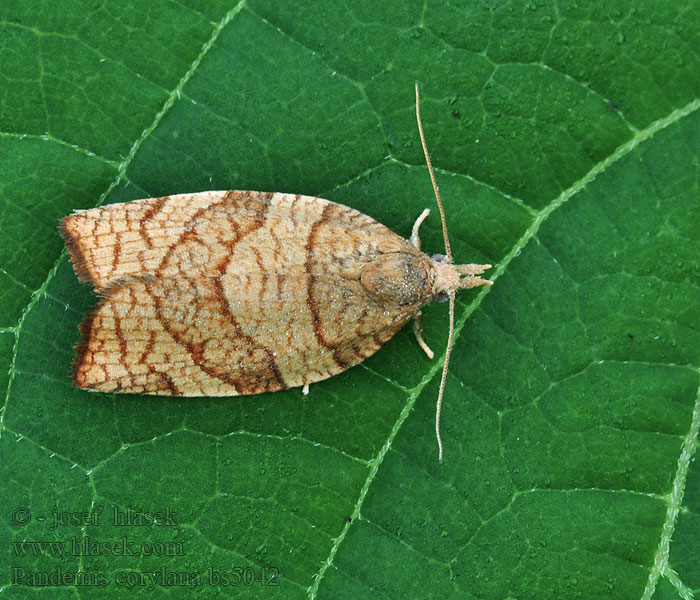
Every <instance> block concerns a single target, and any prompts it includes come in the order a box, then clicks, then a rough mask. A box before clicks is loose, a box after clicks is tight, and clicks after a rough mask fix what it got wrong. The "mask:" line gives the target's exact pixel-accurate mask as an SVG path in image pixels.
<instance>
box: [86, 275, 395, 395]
mask: <svg viewBox="0 0 700 600" xmlns="http://www.w3.org/2000/svg"><path fill="white" fill-rule="evenodd" d="M226 279H227V281H226V283H224V280H226ZM308 284H309V281H308V277H302V278H297V277H290V276H285V277H280V276H276V275H267V276H265V277H263V276H261V275H258V274H256V275H250V276H247V277H236V279H235V281H234V280H233V276H229V277H227V278H220V279H214V278H209V279H195V280H192V279H187V278H179V279H176V280H171V279H162V280H160V279H145V280H134V281H131V282H130V283H128V284H125V285H122V286H119V287H117V288H114V289H112V290H110V291H108V293H107V295H106V296H105V298H103V300H102V301H101V302H100V304H99V306H98V307H97V309H96V310H95V312H94V313H93V314H92V315H91V317H90V318H89V319H87V320H86V321H85V322H84V323H83V325H82V332H83V341H82V342H81V343H80V344H79V347H78V353H77V356H76V368H75V375H74V378H75V383H76V385H78V386H79V387H84V388H91V389H96V390H100V391H104V392H113V391H120V392H131V393H149V394H165V395H185V396H229V395H237V394H254V393H262V392H270V391H276V390H280V389H285V388H288V387H295V386H299V385H304V384H306V383H313V382H315V381H319V380H321V379H326V378H327V377H330V376H331V375H334V374H336V373H339V372H340V371H342V370H344V369H345V368H348V367H350V366H352V365H354V364H356V363H358V362H360V361H361V360H364V358H366V357H367V356H370V355H371V354H373V353H374V352H375V351H376V350H378V349H379V348H380V347H381V345H382V344H383V343H384V341H386V340H387V339H389V338H390V337H391V336H392V335H393V334H394V332H395V330H396V329H397V327H392V328H389V329H382V330H379V331H376V328H375V331H374V332H373V333H372V334H371V335H359V336H358V335H357V334H354V335H351V334H348V335H346V336H345V339H343V340H338V343H337V344H336V345H334V346H333V347H329V346H326V345H324V344H321V343H319V342H318V340H317V339H316V338H315V336H314V335H313V333H312V334H311V337H310V338H309V336H307V335H305V332H312V331H313V330H312V320H313V316H312V314H311V312H310V311H309V309H308V306H306V305H305V304H299V303H297V302H295V301H294V299H295V296H296V295H297V290H298V289H300V288H306V287H307V286H308ZM263 288H265V289H266V290H267V293H271V292H274V293H273V294H272V295H271V296H270V297H269V298H268V299H266V300H263V301H260V300H259V297H258V294H259V292H260V290H262V289H263ZM399 326H400V325H399Z"/></svg>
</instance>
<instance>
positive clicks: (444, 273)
mask: <svg viewBox="0 0 700 600" xmlns="http://www.w3.org/2000/svg"><path fill="white" fill-rule="evenodd" d="M431 261H432V266H433V270H434V273H435V277H434V279H433V297H434V298H435V299H436V300H438V301H440V300H442V299H443V298H444V299H447V298H449V296H450V294H453V293H454V292H456V291H457V290H464V289H467V288H473V287H478V286H480V285H491V284H492V283H493V282H492V281H489V280H488V279H482V278H481V277H477V275H481V273H483V272H484V271H486V269H490V268H491V265H475V264H468V265H453V264H452V263H449V262H447V260H446V257H444V256H443V255H442V254H436V255H435V256H433V257H432V258H431Z"/></svg>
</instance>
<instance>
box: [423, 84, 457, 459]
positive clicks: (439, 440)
mask: <svg viewBox="0 0 700 600" xmlns="http://www.w3.org/2000/svg"><path fill="white" fill-rule="evenodd" d="M416 120H417V121H418V133H419V134H420V143H421V145H422V146H423V154H425V162H426V164H427V165H428V173H430V181H431V182H432V183H433V190H435V199H436V200H437V205H438V208H439V209H440V219H441V220H442V235H443V237H444V238H445V255H446V256H445V262H447V263H451V262H452V250H451V249H450V238H449V237H448V235H447V223H446V222H445V210H444V209H443V208H442V200H440V192H439V191H438V186H437V182H436V181H435V173H434V172H433V165H432V163H431V162H430V155H429V154H428V146H427V144H426V143H425V134H424V133H423V124H422V123H421V120H420V93H419V91H418V82H417V81H416ZM454 330H455V290H452V291H451V292H450V333H449V335H448V336H447V349H446V350H445V362H444V363H443V365H442V378H441V379H440V391H439V392H438V399H437V406H436V407H435V435H436V436H437V443H438V451H439V454H438V459H439V461H440V463H442V438H441V437H440V409H441V408H442V397H443V395H444V393H445V381H447V367H448V365H449V364H450V354H451V352H452V338H453V337H454Z"/></svg>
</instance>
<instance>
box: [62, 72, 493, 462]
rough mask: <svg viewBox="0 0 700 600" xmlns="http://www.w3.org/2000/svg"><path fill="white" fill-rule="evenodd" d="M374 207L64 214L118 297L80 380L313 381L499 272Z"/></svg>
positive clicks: (173, 391)
mask: <svg viewBox="0 0 700 600" xmlns="http://www.w3.org/2000/svg"><path fill="white" fill-rule="evenodd" d="M416 116H417V119H418V127H419V132H420V136H421V142H422V144H423V149H424V152H425V157H426V161H427V164H428V169H429V172H430V177H431V180H432V182H433V186H434V189H435V194H436V198H437V202H438V207H439V209H440V216H441V218H442V222H443V233H444V237H445V249H446V256H445V257H439V258H435V259H431V258H430V257H428V256H427V255H426V254H424V253H422V252H421V251H420V239H419V237H418V228H419V226H420V224H421V223H422V221H423V220H424V219H425V217H426V216H427V215H428V213H429V211H428V210H425V211H423V214H421V215H420V217H419V218H418V220H417V221H416V223H415V225H414V226H413V234H412V236H411V239H410V240H405V239H404V238H402V237H400V236H398V235H397V234H395V233H393V232H392V231H391V230H390V229H388V228H387V227H385V226H384V225H381V224H380V223H378V222H377V221H375V220H374V219H372V218H370V217H368V216H367V215H365V214H363V213H361V212H359V211H357V210H355V209H352V208H349V207H347V206H343V205H341V204H335V203H333V202H329V201H328V200H323V199H321V198H312V197H309V196H300V195H293V194H282V193H265V192H251V191H215V192H201V193H197V194H180V195H174V196H165V197H161V198H147V199H144V200H134V201H132V202H125V203H122V204H111V205H109V206H104V207H102V208H94V209H91V210H84V211H77V212H75V213H74V214H72V215H70V216H68V217H65V218H64V219H63V220H62V221H61V224H60V229H61V234H62V235H63V237H64V239H65V241H66V245H67V247H68V250H69V251H70V255H71V261H72V262H73V265H74V268H75V271H76V273H77V275H78V277H79V278H80V279H81V280H82V281H84V282H86V283H89V284H90V285H92V286H93V288H94V290H95V293H97V294H99V295H101V296H102V299H101V300H100V302H99V304H98V306H97V307H96V309H95V310H94V312H93V313H92V314H90V315H89V316H88V317H87V318H86V319H85V321H84V322H83V323H82V325H81V326H80V330H81V333H82V339H81V340H80V342H79V343H78V345H77V348H76V357H75V361H74V376H73V381H74V384H75V385H76V386H78V387H81V388H86V389H91V390H97V391H101V392H128V393H134V394H161V395H178V396H235V395H239V394H259V393H262V392H272V391H276V390H283V389H287V388H291V387H296V386H304V392H305V393H306V392H307V391H308V386H309V384H311V383H314V382H316V381H320V380H322V379H326V378H328V377H331V376H332V375H335V374H336V373H340V372H341V371H344V370H345V369H348V368H349V367H351V366H353V365H355V364H357V363H359V362H361V361H363V360H364V359H366V358H367V357H369V356H371V355H372V354H374V353H375V352H376V351H377V350H378V349H379V348H380V347H381V346H382V344H384V342H386V341H387V340H389V339H390V338H391V337H392V336H393V335H394V334H395V333H396V332H397V331H398V330H399V329H401V327H403V326H404V325H405V324H406V323H407V322H408V321H411V320H413V321H414V328H415V333H416V337H417V339H418V343H419V344H420V346H421V348H423V349H424V350H425V352H426V353H427V354H428V356H430V357H431V358H432V356H433V353H432V351H431V350H430V349H429V348H428V346H427V345H426V344H425V342H424V341H423V339H422V337H421V333H420V317H421V312H420V309H421V307H422V306H424V305H426V304H428V303H430V302H432V301H433V299H435V298H436V296H445V295H446V296H448V297H449V300H450V336H449V340H448V345H447V351H446V355H445V364H444V368H443V373H442V381H441V384H440V392H439V396H438V404H437V411H436V424H435V427H436V433H437V437H438V445H439V452H440V460H442V443H441V441H440V406H441V402H442V395H443V390H444V385H445V376H446V373H447V365H448V361H449V355H450V348H451V345H452V331H453V328H454V299H455V292H456V291H457V290H459V289H463V288H471V287H476V286H480V285H486V284H490V283H491V282H490V281H487V280H484V279H481V278H480V277H478V275H479V274H481V273H483V272H484V271H485V270H486V269H488V268H490V266H491V265H476V264H467V265H453V264H452V254H451V251H450V245H449V240H448V237H447V230H446V228H445V216H444V211H443V208H442V203H441V201H440V196H439V194H438V190H437V185H436V183H435V177H434V175H433V170H432V166H431V164H430V158H429V156H428V152H427V149H426V146H425V139H424V135H423V128H422V125H421V122H420V109H419V99H418V86H417V85H416Z"/></svg>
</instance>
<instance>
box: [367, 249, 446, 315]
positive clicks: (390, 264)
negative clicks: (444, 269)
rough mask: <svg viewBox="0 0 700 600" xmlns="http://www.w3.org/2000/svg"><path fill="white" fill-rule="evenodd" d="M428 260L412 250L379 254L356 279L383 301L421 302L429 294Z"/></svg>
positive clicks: (430, 295)
mask: <svg viewBox="0 0 700 600" xmlns="http://www.w3.org/2000/svg"><path fill="white" fill-rule="evenodd" d="M429 268H430V262H429V261H428V260H427V259H425V258H421V257H420V256H415V255H412V254H406V253H403V252H395V253H391V254H383V255H382V256H380V257H379V258H377V259H376V260H374V261H372V262H371V263H370V264H369V265H367V266H366V267H365V268H364V269H363V270H362V275H361V276H360V281H361V282H362V285H363V286H364V287H365V289H366V290H367V291H369V292H370V293H371V294H372V295H374V296H375V297H376V298H377V299H378V300H380V301H381V302H382V303H384V304H397V305H399V306H404V305H406V304H425V303H426V302H428V301H429V300H430V298H431V297H432V291H431V290H432V287H433V286H432V281H431V280H432V277H430V274H429V272H428V271H429Z"/></svg>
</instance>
